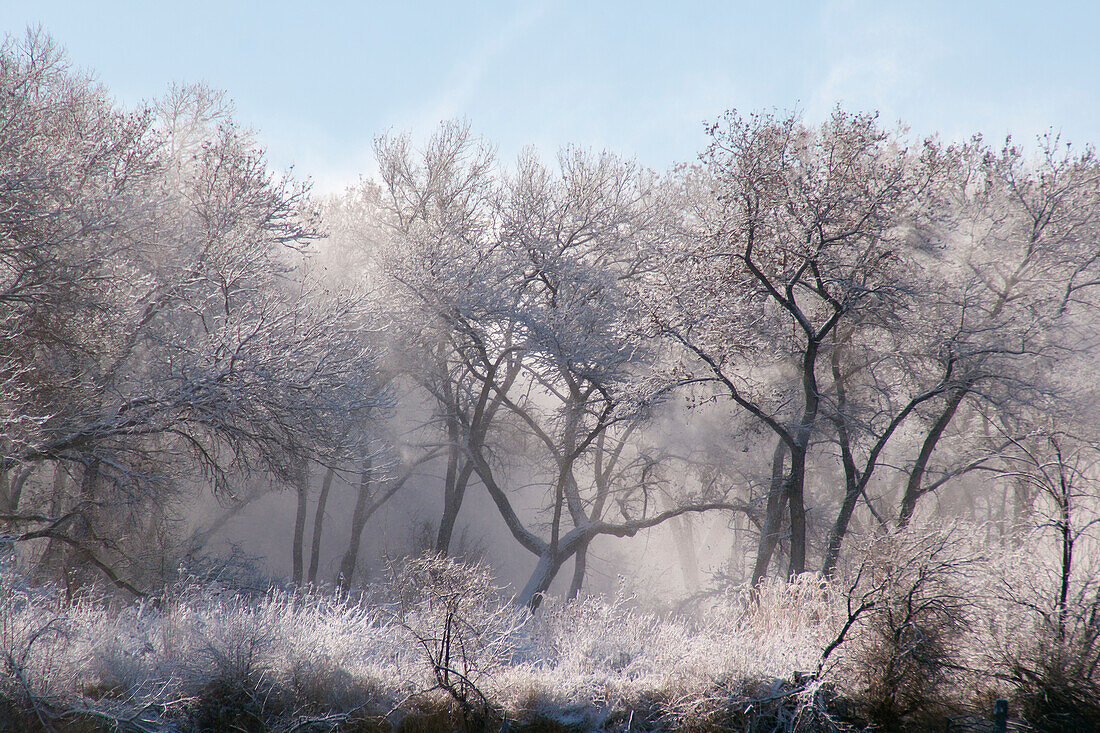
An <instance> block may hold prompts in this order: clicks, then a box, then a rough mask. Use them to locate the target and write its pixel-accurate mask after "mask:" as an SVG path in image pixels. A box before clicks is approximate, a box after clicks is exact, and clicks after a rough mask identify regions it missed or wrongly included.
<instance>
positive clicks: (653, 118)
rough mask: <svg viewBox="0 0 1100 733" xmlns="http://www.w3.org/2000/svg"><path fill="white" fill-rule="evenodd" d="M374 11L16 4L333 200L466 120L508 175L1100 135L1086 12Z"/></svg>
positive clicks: (111, 82)
mask: <svg viewBox="0 0 1100 733" xmlns="http://www.w3.org/2000/svg"><path fill="white" fill-rule="evenodd" d="M768 5H769V6H770V7H768V6H765V5H763V4H761V3H757V2H705V3H704V2H700V3H692V4H691V7H689V8H683V7H673V6H672V4H670V3H665V2H600V3H585V2H532V3H505V2H485V3H449V2H447V3H444V2H434V3H408V4H401V3H389V2H387V3H360V2H321V3H289V2H237V1H232V0H230V1H226V0H218V1H216V2H214V1H210V0H203V1H201V2H194V1H189V2H148V1H136V0H131V1H125V2H123V1H115V2H107V3H102V2H99V3H89V2H59V1H57V0H25V1H22V0H0V27H2V29H3V30H4V31H6V32H16V33H20V32H21V31H22V29H23V28H24V27H25V26H26V25H28V24H32V25H34V24H38V23H41V24H42V25H43V26H44V27H45V28H46V29H47V30H48V31H49V32H50V33H51V34H52V35H53V36H54V37H55V38H57V39H58V40H59V41H61V42H62V43H63V44H64V45H65V46H66V47H67V49H68V51H69V53H70V57H71V58H72V59H73V60H74V62H75V63H77V64H80V65H83V66H85V67H87V68H91V69H95V70H96V72H97V73H98V75H99V78H100V79H101V80H102V81H103V82H104V83H106V84H107V85H108V86H109V87H110V88H111V90H112V92H113V93H114V94H115V95H117V97H118V98H119V99H121V100H122V101H123V102H126V103H128V104H133V103H135V102H138V101H140V100H142V99H148V98H151V97H154V96H156V95H158V94H160V93H161V92H163V90H164V89H165V86H166V85H167V83H168V82H169V81H180V82H197V81H205V82H207V83H208V84H210V85H211V86H213V87H215V88H221V89H227V90H229V91H230V93H231V95H232V96H233V97H234V99H235V100H236V103H237V109H238V114H237V118H238V119H239V120H240V121H241V122H242V123H243V124H246V125H251V126H253V127H255V128H256V129H257V130H258V133H259V134H258V137H259V140H260V142H261V143H262V144H263V146H264V147H265V148H266V150H267V153H268V157H269V160H270V161H271V162H272V164H273V165H275V166H277V167H280V168H285V167H287V166H290V165H292V164H293V165H294V166H295V167H296V171H297V174H298V175H299V176H303V177H304V176H310V177H312V178H313V180H314V183H315V190H316V191H317V192H319V193H328V192H335V191H339V190H341V189H342V188H343V187H344V186H345V185H346V184H348V183H352V182H354V181H355V180H356V179H357V177H358V176H359V175H360V174H363V173H367V174H369V173H371V171H372V168H373V156H372V154H371V149H370V146H371V140H372V139H373V138H374V137H375V136H376V135H378V134H380V133H383V132H385V131H386V130H387V129H391V128H393V129H396V130H403V131H410V132H412V133H413V135H414V137H417V138H421V139H422V138H423V137H425V136H426V135H427V134H428V133H429V132H430V131H431V130H432V129H434V127H435V126H436V124H437V123H438V122H439V121H440V120H443V119H449V118H453V117H466V118H468V119H469V121H470V123H471V126H472V127H473V129H474V130H476V131H477V132H478V133H479V134H482V135H484V136H485V137H486V138H488V139H490V140H493V141H495V142H496V143H497V145H498V146H499V152H500V154H501V156H502V158H504V159H505V160H508V159H511V158H512V157H513V156H514V155H515V154H516V153H517V152H518V151H519V150H520V149H521V148H522V147H523V146H525V145H531V144H534V145H536V146H538V147H539V148H540V150H541V151H542V152H543V154H551V155H552V154H553V152H554V151H555V150H556V149H557V148H558V147H560V146H561V145H563V144H567V143H579V144H583V145H586V146H591V147H593V148H596V149H600V148H605V147H606V148H609V149H611V150H614V151H616V152H619V153H620V154H624V155H632V156H637V158H638V159H639V161H640V162H642V163H643V164H644V165H647V166H651V167H653V168H656V169H663V168H665V167H667V166H668V165H669V164H671V163H673V162H676V161H682V160H690V159H693V158H694V157H695V155H696V154H697V153H698V151H699V149H700V148H701V147H703V145H704V144H705V139H704V135H703V123H704V122H706V121H711V120H713V119H714V118H715V117H716V116H717V115H718V114H720V113H721V112H722V111H724V110H726V109H728V108H731V107H736V108H738V109H741V110H746V111H748V110H757V109H768V108H773V107H775V108H780V109H786V108H793V107H798V108H801V109H802V110H804V111H805V113H806V117H807V119H808V120H809V121H814V120H817V119H820V118H822V117H823V116H824V114H825V113H826V112H827V111H828V110H829V109H830V108H831V107H832V106H833V105H834V104H836V103H838V102H839V103H841V104H843V105H844V106H845V107H847V108H849V109H858V110H866V109H877V110H880V111H881V113H882V115H883V117H884V119H885V120H886V121H888V122H893V121H894V120H898V119H903V120H905V121H906V122H907V123H908V124H909V125H911V126H912V128H913V131H914V132H915V133H917V134H920V135H925V134H930V133H932V132H937V131H938V132H939V133H940V134H941V135H943V136H946V137H963V136H969V135H970V134H972V133H973V132H974V131H982V132H984V133H985V134H986V136H987V137H989V138H992V139H999V138H1001V137H1002V136H1003V135H1005V134H1006V133H1007V132H1008V131H1010V130H1011V131H1012V132H1013V133H1014V134H1015V135H1016V137H1017V138H1018V139H1021V140H1024V141H1027V140H1030V139H1031V138H1033V137H1034V135H1036V134H1038V133H1041V132H1043V131H1045V130H1047V129H1050V128H1052V127H1053V128H1055V129H1056V130H1058V131H1061V132H1063V133H1064V135H1065V136H1066V137H1067V138H1069V139H1071V140H1079V141H1081V140H1098V139H1100V94H1098V93H1097V89H1098V82H1097V76H1098V73H1100V44H1097V42H1096V29H1097V28H1098V27H1100V5H1098V4H1096V3H1094V2H1088V1H1085V0H1082V1H1080V2H1052V3H1044V4H1043V5H1042V7H1040V5H1039V4H1038V3H1033V2H1006V1H1000V2H990V1H984V0H983V1H977V2H974V1H972V2H962V3H959V2H919V3H918V2H909V3H898V2H880V1H870V0H866V1H865V0H848V1H843V0H838V1H831V2H775V3H770V4H768Z"/></svg>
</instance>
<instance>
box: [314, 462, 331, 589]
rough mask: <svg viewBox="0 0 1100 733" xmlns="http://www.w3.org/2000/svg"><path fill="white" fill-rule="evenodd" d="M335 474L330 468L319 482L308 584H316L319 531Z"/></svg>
mask: <svg viewBox="0 0 1100 733" xmlns="http://www.w3.org/2000/svg"><path fill="white" fill-rule="evenodd" d="M335 474H336V471H334V470H333V468H332V467H331V466H329V468H328V469H327V470H326V471H325V478H324V480H322V481H321V493H320V495H319V496H318V497H317V513H316V514H314V515H313V541H312V543H311V544H310V548H309V575H308V576H307V577H308V579H309V582H310V583H316V582H317V564H318V562H319V560H320V557H321V531H322V530H323V528H324V523H325V505H326V504H328V492H329V489H331V488H332V478H333V476H334V475H335Z"/></svg>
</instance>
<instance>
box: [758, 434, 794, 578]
mask: <svg viewBox="0 0 1100 733" xmlns="http://www.w3.org/2000/svg"><path fill="white" fill-rule="evenodd" d="M787 451H788V447H787V441H785V440H783V439H780V440H779V442H778V444H777V445H776V446H775V451H774V452H773V453H772V478H771V484H770V486H769V488H768V505H767V509H766V510H765V514H764V523H763V529H762V530H761V532H760V543H759V544H758V546H757V548H756V564H755V565H754V566H753V570H752V585H753V586H755V585H757V584H758V583H760V581H761V580H763V579H764V577H765V576H766V575H767V574H768V565H769V564H770V563H771V560H772V554H773V553H774V552H775V546H776V545H777V544H779V531H780V528H781V526H782V523H783V510H784V509H785V508H786V505H787V492H786V482H785V481H784V480H783V462H784V460H785V459H786V457H787Z"/></svg>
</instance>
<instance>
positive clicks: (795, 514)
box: [786, 445, 806, 578]
mask: <svg viewBox="0 0 1100 733" xmlns="http://www.w3.org/2000/svg"><path fill="white" fill-rule="evenodd" d="M805 485H806V447H805V446H802V445H796V446H795V447H794V448H792V449H791V472H790V473H789V474H788V475H787V491H786V494H787V504H788V506H789V508H790V510H791V563H790V565H789V566H788V568H787V577H788V578H794V577H796V576H798V575H801V574H802V573H803V572H805V571H806V503H805V495H804V492H805Z"/></svg>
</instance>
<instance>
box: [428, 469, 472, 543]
mask: <svg viewBox="0 0 1100 733" xmlns="http://www.w3.org/2000/svg"><path fill="white" fill-rule="evenodd" d="M448 470H449V469H448ZM473 472H474V464H473V462H471V461H469V460H466V461H463V462H462V468H461V470H459V471H457V472H456V473H455V476H454V480H453V483H452V484H451V485H450V486H448V487H447V488H446V489H445V492H444V499H443V514H442V516H440V518H439V533H438V534H437V535H436V541H435V551H436V552H437V553H439V554H441V555H446V554H448V553H449V552H450V551H451V537H452V536H453V535H454V529H455V524H456V523H457V521H458V513H459V511H460V510H461V509H462V499H463V497H464V496H465V495H466V487H467V486H468V485H469V483H470V476H471V475H472V474H473Z"/></svg>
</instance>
